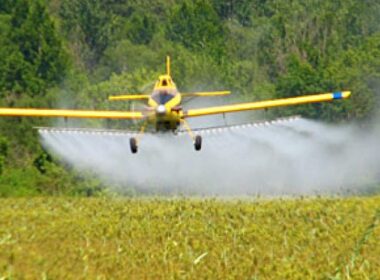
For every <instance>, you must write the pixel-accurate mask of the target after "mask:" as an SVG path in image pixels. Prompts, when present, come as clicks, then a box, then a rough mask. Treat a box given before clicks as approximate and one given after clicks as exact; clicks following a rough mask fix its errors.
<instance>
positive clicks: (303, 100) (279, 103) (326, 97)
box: [182, 91, 351, 118]
mask: <svg viewBox="0 0 380 280" xmlns="http://www.w3.org/2000/svg"><path fill="white" fill-rule="evenodd" d="M350 95H351V92H350V91H338V92H330V93H323V94H314V95H306V96H299V97H291V98H281V99H274V100H265V101H258V102H249V103H241V104H233V105H225V106H216V107H208V108H200V109H189V110H185V111H184V112H183V115H182V117H184V118H191V117H200V116H206V115H214V114H223V113H233V112H240V111H248V110H260V109H268V108H274V107H283V106H291V105H299V104H308V103H317V102H327V101H332V100H336V99H346V98H349V97H350Z"/></svg>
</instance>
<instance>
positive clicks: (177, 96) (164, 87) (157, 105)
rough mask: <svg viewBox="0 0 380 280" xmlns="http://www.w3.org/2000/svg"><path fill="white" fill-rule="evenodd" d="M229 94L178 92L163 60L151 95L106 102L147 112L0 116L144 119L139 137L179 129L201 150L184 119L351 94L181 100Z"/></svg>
mask: <svg viewBox="0 0 380 280" xmlns="http://www.w3.org/2000/svg"><path fill="white" fill-rule="evenodd" d="M228 94H230V92H229V91H216V92H194V93H180V92H179V91H178V89H177V87H176V85H175V83H174V81H173V79H172V77H171V74H170V57H167V59H166V74H165V75H161V76H159V77H158V80H157V82H156V84H155V86H154V89H153V92H152V93H151V94H150V95H147V94H132V95H118V96H110V97H109V100H113V101H116V100H127V101H136V100H140V101H141V100H142V101H147V104H148V106H147V109H146V110H142V111H97V110H66V109H37V108H0V116H11V117H63V118H65V119H66V118H98V119H132V120H143V125H142V126H141V130H140V132H139V134H138V136H141V135H142V134H143V133H144V131H145V127H146V126H147V125H148V124H151V125H153V127H154V128H155V131H156V132H168V131H173V132H176V131H178V130H179V128H180V127H181V126H182V127H183V128H185V130H186V131H187V132H188V134H189V135H190V137H191V138H192V140H193V143H194V148H195V150H196V151H199V150H201V147H202V137H201V136H200V135H195V134H194V132H193V130H192V129H191V128H190V126H189V125H188V123H187V121H186V119H188V118H195V117H201V116H207V115H215V114H225V113H232V112H240V111H248V110H259V109H269V108H274V107H283V106H290V105H298V104H308V103H317V102H327V101H333V100H337V99H346V98H349V97H350V95H351V92H350V91H337V92H329V93H322V94H314V95H306V96H298V97H291V98H282V99H274V100H265V101H257V102H248V103H240V104H233V105H224V106H215V107H206V108H200V109H184V108H183V107H182V100H184V99H186V98H189V97H201V96H221V95H228ZM138 136H137V137H131V138H130V141H129V142H130V149H131V151H132V153H137V150H138V142H139V141H138V140H139V139H140V137H138Z"/></svg>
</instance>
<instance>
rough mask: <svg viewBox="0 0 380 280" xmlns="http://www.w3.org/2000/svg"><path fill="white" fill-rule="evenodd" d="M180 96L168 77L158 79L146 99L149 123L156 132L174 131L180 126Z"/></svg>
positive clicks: (163, 76)
mask: <svg viewBox="0 0 380 280" xmlns="http://www.w3.org/2000/svg"><path fill="white" fill-rule="evenodd" d="M181 102H182V98H181V94H180V93H179V91H178V90H177V87H176V85H175V83H174V82H173V80H172V78H171V77H170V75H162V76H160V77H159V78H158V81H157V82H156V85H155V87H154V90H153V93H152V94H151V96H150V97H149V99H148V106H149V110H150V111H151V112H152V114H150V118H149V120H150V122H151V123H153V124H154V125H155V128H156V131H175V130H177V129H178V127H179V126H180V124H181V112H182V106H181Z"/></svg>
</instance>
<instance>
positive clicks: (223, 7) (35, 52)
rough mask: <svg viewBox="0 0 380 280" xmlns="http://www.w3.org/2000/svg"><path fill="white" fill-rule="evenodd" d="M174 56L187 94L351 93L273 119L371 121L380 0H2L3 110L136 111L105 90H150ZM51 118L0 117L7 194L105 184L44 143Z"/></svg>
mask: <svg viewBox="0 0 380 280" xmlns="http://www.w3.org/2000/svg"><path fill="white" fill-rule="evenodd" d="M168 54H169V55H171V57H172V59H173V69H172V72H173V76H174V79H175V80H176V83H177V86H178V87H179V89H180V90H182V91H195V90H215V89H229V90H231V91H232V92H233V95H234V98H235V99H239V100H244V101H246V100H260V99H268V98H281V97H288V96H297V95H303V94H306V93H316V92H325V91H334V90H344V89H350V90H352V92H353V95H352V98H351V99H350V100H349V101H347V102H336V103H331V104H313V105H304V106H299V107H288V108H282V109H277V110H272V111H271V113H270V114H271V116H273V117H275V116H288V115H294V114H301V115H302V116H305V117H308V118H312V119H316V120H323V121H326V122H334V123H341V122H357V123H360V124H361V125H364V126H365V125H369V124H370V123H373V119H374V118H375V116H377V114H378V113H379V111H380V110H379V106H378V105H379V101H380V100H379V99H380V79H379V78H380V2H379V1H377V0H363V1H357V0H339V1H323V0H291V1H276V0H237V1H233V0H230V1H221V0H196V1H189V0H177V1H174V0H157V1H148V0H139V1H137V0H130V1H126V0H51V1H44V0H2V1H1V2H0V106H1V107H51V108H54V107H60V108H88V109H95V108H97V109H101V108H103V109H110V108H119V109H120V108H125V109H129V108H128V106H129V105H128V104H126V103H124V104H116V105H115V104H110V103H109V102H107V96H108V95H110V94H120V93H126V92H148V91H149V90H150V89H151V88H152V86H153V84H152V81H154V80H155V79H156V78H157V75H159V74H160V73H162V72H163V70H164V65H163V63H164V59H165V56H166V55H168ZM43 125H52V120H46V119H27V118H0V197H1V196H3V197H7V196H34V195H62V194H63V195H80V196H81V195H98V194H103V193H104V192H107V189H108V188H107V187H108V186H105V185H104V184H103V183H102V182H100V181H99V180H97V179H96V178H94V177H93V176H92V175H91V174H87V175H86V174H83V173H79V172H76V171H75V170H73V169H72V168H70V166H67V165H65V164H63V163H62V162H59V161H57V160H56V159H53V158H52V157H51V156H50V155H49V154H47V153H46V152H45V151H43V149H42V148H41V145H40V143H39V138H38V134H37V132H36V131H35V130H33V129H32V128H33V127H34V126H43ZM113 125H116V126H117V125H118V124H115V123H114V124H113ZM130 187H131V189H133V186H130Z"/></svg>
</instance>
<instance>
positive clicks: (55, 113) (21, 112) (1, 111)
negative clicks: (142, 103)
mask: <svg viewBox="0 0 380 280" xmlns="http://www.w3.org/2000/svg"><path fill="white" fill-rule="evenodd" d="M0 116H9V117H63V118H87V119H142V118H144V115H143V113H142V112H123V111H85V110H65V109H58V110H53V109H27V108H0Z"/></svg>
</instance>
